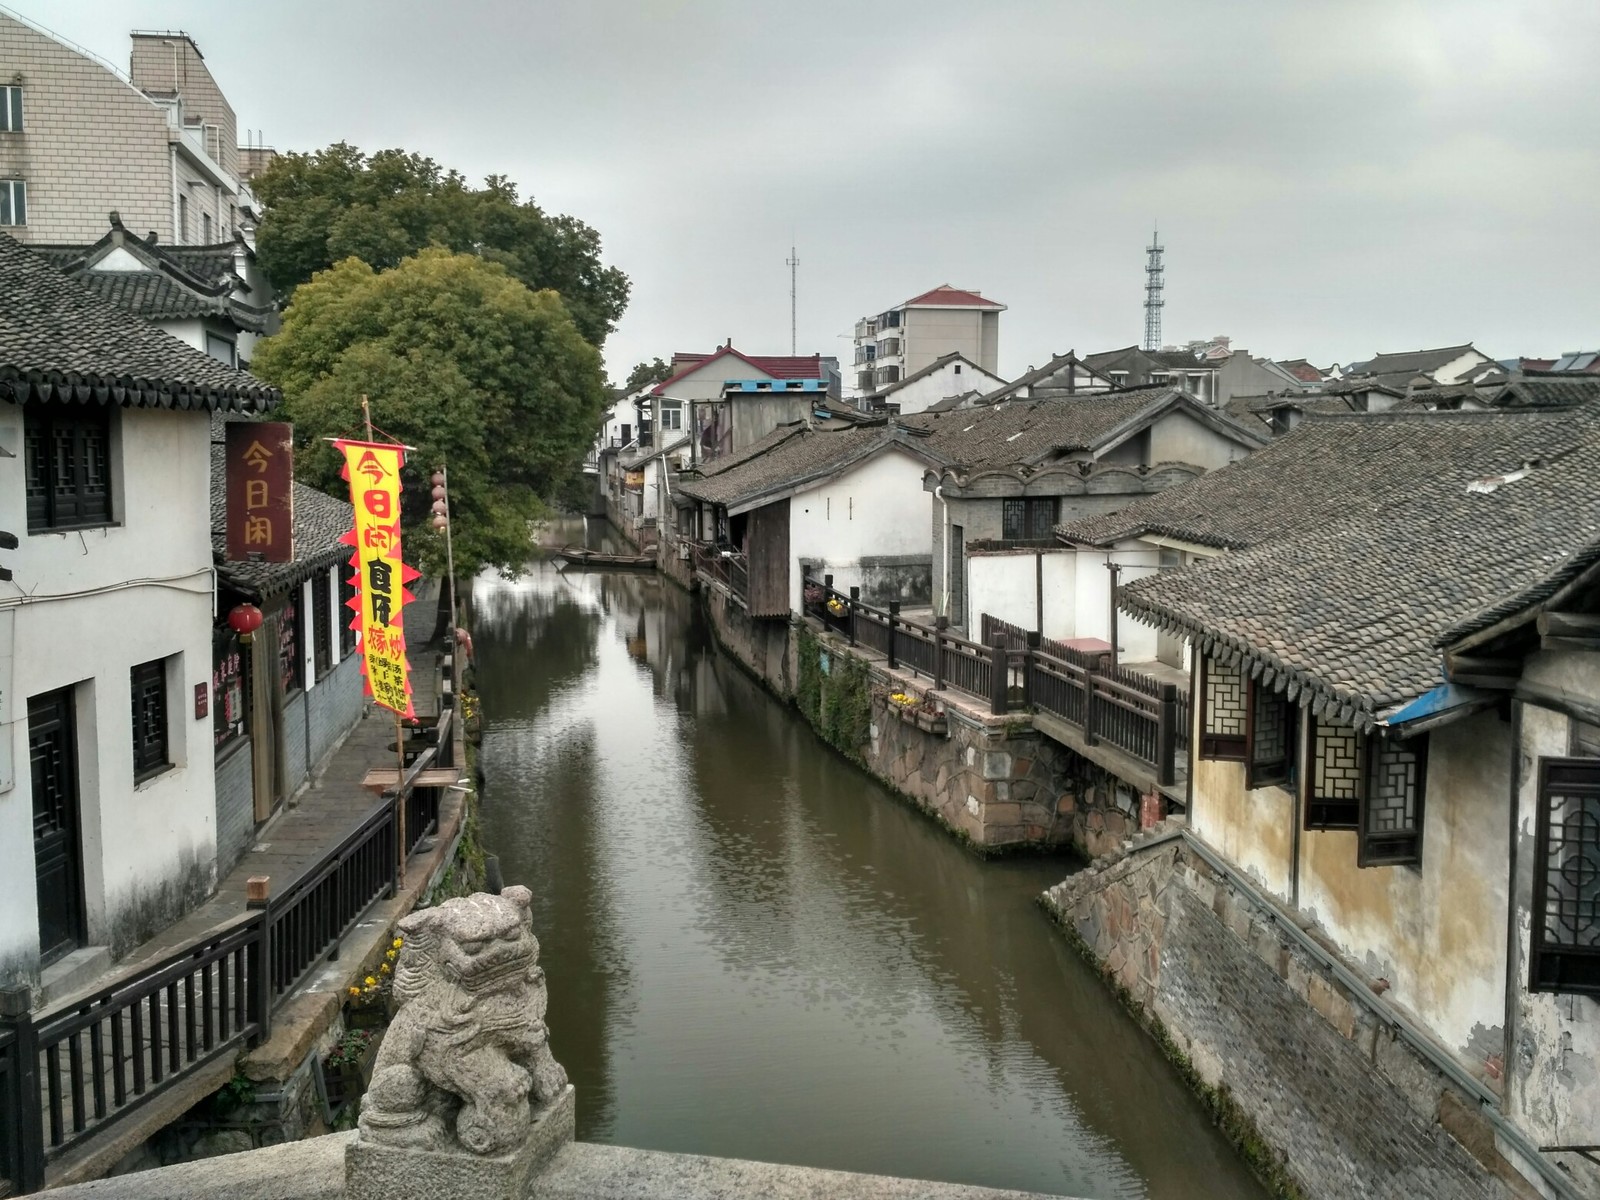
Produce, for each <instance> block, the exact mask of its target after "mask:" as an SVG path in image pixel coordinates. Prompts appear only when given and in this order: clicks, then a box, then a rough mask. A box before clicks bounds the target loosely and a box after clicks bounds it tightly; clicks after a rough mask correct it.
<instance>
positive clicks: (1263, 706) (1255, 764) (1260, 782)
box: [1244, 679, 1300, 788]
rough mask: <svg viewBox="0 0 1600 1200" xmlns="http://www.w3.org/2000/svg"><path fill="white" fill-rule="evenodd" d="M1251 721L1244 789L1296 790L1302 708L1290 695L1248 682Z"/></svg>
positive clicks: (1252, 681)
mask: <svg viewBox="0 0 1600 1200" xmlns="http://www.w3.org/2000/svg"><path fill="white" fill-rule="evenodd" d="M1248 691H1249V697H1250V705H1249V714H1250V719H1249V722H1248V724H1247V727H1246V729H1245V746H1246V753H1245V770H1244V777H1245V780H1244V781H1245V786H1246V787H1248V788H1258V787H1268V786H1269V785H1272V784H1282V785H1283V786H1285V787H1293V785H1294V778H1295V767H1296V764H1295V752H1294V751H1295V745H1296V743H1297V742H1298V741H1299V734H1300V707H1299V705H1297V704H1293V703H1291V702H1290V700H1289V697H1288V695H1287V694H1285V693H1284V692H1281V691H1276V690H1274V689H1272V688H1268V687H1264V686H1263V685H1262V684H1260V683H1259V682H1257V681H1256V680H1254V679H1252V680H1250V682H1249V687H1248Z"/></svg>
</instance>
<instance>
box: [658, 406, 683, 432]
mask: <svg viewBox="0 0 1600 1200" xmlns="http://www.w3.org/2000/svg"><path fill="white" fill-rule="evenodd" d="M682 428H683V406H682V405H681V404H669V405H666V406H665V407H664V408H662V410H661V429H662V431H663V432H665V431H667V430H669V429H670V430H681V429H682Z"/></svg>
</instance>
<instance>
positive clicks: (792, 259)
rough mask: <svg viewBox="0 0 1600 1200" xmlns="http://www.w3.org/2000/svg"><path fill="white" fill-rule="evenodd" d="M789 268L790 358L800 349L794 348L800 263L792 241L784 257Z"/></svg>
mask: <svg viewBox="0 0 1600 1200" xmlns="http://www.w3.org/2000/svg"><path fill="white" fill-rule="evenodd" d="M784 263H785V265H786V266H788V268H789V355H790V357H791V358H792V357H793V356H794V355H796V354H799V353H800V351H799V350H797V349H796V348H795V346H796V342H795V336H794V323H795V278H796V275H795V269H796V268H797V267H799V265H800V259H799V257H798V256H797V255H796V254H795V252H794V243H793V242H791V243H789V257H788V258H786V259H784Z"/></svg>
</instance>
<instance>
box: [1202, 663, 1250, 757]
mask: <svg viewBox="0 0 1600 1200" xmlns="http://www.w3.org/2000/svg"><path fill="white" fill-rule="evenodd" d="M1201 667H1202V670H1201V673H1200V757H1201V758H1214V759H1225V760H1229V761H1233V762H1243V761H1244V751H1245V740H1246V736H1245V735H1246V733H1247V732H1248V730H1247V724H1248V720H1249V717H1248V714H1247V712H1246V709H1245V701H1246V699H1247V697H1246V695H1245V693H1246V691H1247V690H1248V689H1247V688H1246V687H1245V679H1244V676H1243V674H1242V673H1241V672H1240V671H1239V668H1238V667H1228V666H1224V665H1223V664H1221V663H1219V662H1217V661H1216V660H1215V659H1211V658H1207V659H1205V660H1204V661H1203V662H1202V664H1201Z"/></svg>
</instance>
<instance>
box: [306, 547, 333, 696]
mask: <svg viewBox="0 0 1600 1200" xmlns="http://www.w3.org/2000/svg"><path fill="white" fill-rule="evenodd" d="M311 636H312V638H313V641H314V644H313V645H312V647H311V653H312V656H313V659H314V661H315V664H316V670H317V678H318V679H321V678H322V677H323V676H324V675H326V674H327V673H328V672H329V671H330V670H331V669H332V667H333V648H332V645H331V643H332V641H333V605H332V602H331V601H330V599H329V596H328V573H327V572H326V571H318V572H317V573H316V574H315V575H313V576H312V577H311Z"/></svg>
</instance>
